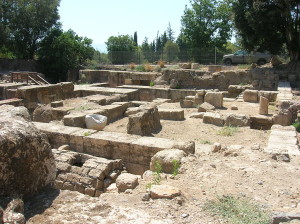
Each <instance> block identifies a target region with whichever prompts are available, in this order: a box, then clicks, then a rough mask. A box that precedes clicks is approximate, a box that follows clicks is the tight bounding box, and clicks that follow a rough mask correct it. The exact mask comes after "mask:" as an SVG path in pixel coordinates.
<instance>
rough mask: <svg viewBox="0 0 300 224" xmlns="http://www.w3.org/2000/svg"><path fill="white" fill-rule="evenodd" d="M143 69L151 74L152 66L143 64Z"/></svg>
mask: <svg viewBox="0 0 300 224" xmlns="http://www.w3.org/2000/svg"><path fill="white" fill-rule="evenodd" d="M144 69H145V71H146V72H153V66H152V65H150V64H149V63H147V64H144Z"/></svg>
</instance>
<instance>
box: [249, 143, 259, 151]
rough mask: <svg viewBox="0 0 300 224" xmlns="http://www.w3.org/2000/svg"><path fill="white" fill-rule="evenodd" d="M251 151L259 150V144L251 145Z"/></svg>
mask: <svg viewBox="0 0 300 224" xmlns="http://www.w3.org/2000/svg"><path fill="white" fill-rule="evenodd" d="M251 149H252V150H260V144H258V143H257V144H253V145H252V146H251Z"/></svg>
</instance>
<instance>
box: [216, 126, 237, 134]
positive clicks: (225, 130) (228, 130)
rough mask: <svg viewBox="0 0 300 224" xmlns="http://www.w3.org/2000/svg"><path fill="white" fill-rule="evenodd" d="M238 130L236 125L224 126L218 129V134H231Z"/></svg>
mask: <svg viewBox="0 0 300 224" xmlns="http://www.w3.org/2000/svg"><path fill="white" fill-rule="evenodd" d="M238 131H239V129H238V127H234V126H225V127H223V128H222V129H221V130H219V131H218V134H219V135H223V136H232V135H234V134H235V133H236V132H238Z"/></svg>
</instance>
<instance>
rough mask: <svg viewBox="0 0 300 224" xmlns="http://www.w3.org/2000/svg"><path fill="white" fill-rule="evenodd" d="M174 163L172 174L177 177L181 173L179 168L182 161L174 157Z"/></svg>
mask: <svg viewBox="0 0 300 224" xmlns="http://www.w3.org/2000/svg"><path fill="white" fill-rule="evenodd" d="M172 164H173V172H172V175H173V176H174V177H175V176H177V174H178V173H179V168H180V162H179V161H178V160H176V159H174V160H173V161H172Z"/></svg>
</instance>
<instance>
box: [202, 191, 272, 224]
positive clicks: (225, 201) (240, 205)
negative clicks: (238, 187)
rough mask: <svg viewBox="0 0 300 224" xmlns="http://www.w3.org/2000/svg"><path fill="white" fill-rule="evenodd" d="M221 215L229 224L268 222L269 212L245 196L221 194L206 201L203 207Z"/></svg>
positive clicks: (262, 223)
mask: <svg viewBox="0 0 300 224" xmlns="http://www.w3.org/2000/svg"><path fill="white" fill-rule="evenodd" d="M203 209H204V210H205V211H209V212H211V213H212V214H214V215H219V216H222V217H223V218H224V219H226V220H228V222H229V223H231V224H269V223H270V214H269V213H268V212H266V211H264V210H262V209H261V208H260V207H259V206H258V205H257V204H255V203H253V202H251V201H250V200H249V199H247V198H238V197H234V196H230V195H223V196H222V197H218V198H217V199H216V200H211V201H208V202H207V203H206V204H205V205H204V208H203Z"/></svg>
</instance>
